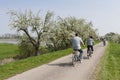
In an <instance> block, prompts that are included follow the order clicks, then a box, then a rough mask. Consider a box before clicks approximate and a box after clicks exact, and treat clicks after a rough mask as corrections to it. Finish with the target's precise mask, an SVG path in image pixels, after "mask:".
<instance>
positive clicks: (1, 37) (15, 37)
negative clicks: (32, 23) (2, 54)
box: [0, 33, 21, 39]
mask: <svg viewBox="0 0 120 80" xmlns="http://www.w3.org/2000/svg"><path fill="white" fill-rule="evenodd" d="M20 37H21V36H20V35H18V34H10V33H6V34H3V35H1V36H0V39H19V38H20Z"/></svg>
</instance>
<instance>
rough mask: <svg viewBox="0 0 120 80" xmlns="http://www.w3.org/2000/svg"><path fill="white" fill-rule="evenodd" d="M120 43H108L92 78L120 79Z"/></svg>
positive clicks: (95, 79) (94, 79)
mask: <svg viewBox="0 0 120 80" xmlns="http://www.w3.org/2000/svg"><path fill="white" fill-rule="evenodd" d="M119 74H120V44H116V43H109V45H108V48H107V50H106V52H105V54H104V56H103V57H102V60H101V62H100V64H99V65H98V67H97V68H96V71H95V73H94V78H93V79H92V80H120V76H119Z"/></svg>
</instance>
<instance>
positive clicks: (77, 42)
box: [72, 36, 83, 49]
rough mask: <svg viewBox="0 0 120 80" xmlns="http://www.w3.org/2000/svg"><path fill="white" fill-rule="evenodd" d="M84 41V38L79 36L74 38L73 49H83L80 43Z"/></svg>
mask: <svg viewBox="0 0 120 80" xmlns="http://www.w3.org/2000/svg"><path fill="white" fill-rule="evenodd" d="M81 42H83V41H82V39H81V38H80V37H78V36H75V37H73V38H72V47H73V49H81V45H80V43H81Z"/></svg>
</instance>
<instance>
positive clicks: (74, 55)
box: [72, 51, 81, 66]
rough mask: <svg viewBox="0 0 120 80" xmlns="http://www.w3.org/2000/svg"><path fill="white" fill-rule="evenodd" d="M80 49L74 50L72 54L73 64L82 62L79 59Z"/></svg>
mask: <svg viewBox="0 0 120 80" xmlns="http://www.w3.org/2000/svg"><path fill="white" fill-rule="evenodd" d="M79 53H80V52H79V51H73V55H72V64H73V66H75V65H76V63H78V62H80V63H81V60H80V59H79Z"/></svg>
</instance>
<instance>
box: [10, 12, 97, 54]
mask: <svg viewBox="0 0 120 80" xmlns="http://www.w3.org/2000/svg"><path fill="white" fill-rule="evenodd" d="M9 14H10V20H11V22H10V26H11V27H12V28H13V29H15V30H17V31H18V32H20V33H21V32H23V33H24V35H25V36H26V37H24V38H22V40H21V45H20V48H21V46H25V47H29V45H32V47H33V52H32V51H30V52H32V53H33V54H34V55H35V56H36V55H38V53H40V50H39V47H40V46H42V45H44V46H45V47H47V48H49V49H50V50H51V51H56V50H60V49H66V48H69V47H71V38H72V37H73V36H74V34H75V33H76V32H77V33H78V34H79V35H80V36H81V37H82V38H83V40H84V41H85V40H86V39H87V38H88V36H90V35H91V36H93V37H94V38H96V37H97V34H96V29H93V25H92V23H91V22H86V20H85V19H77V18H75V17H66V18H61V17H58V18H56V19H55V18H53V17H54V15H53V13H52V12H49V11H48V12H47V13H46V14H45V17H43V16H42V17H40V15H39V12H38V13H37V14H34V13H33V12H32V11H25V12H24V13H22V12H16V11H9ZM23 33H22V34H23ZM25 42H26V43H25ZM27 43H29V45H28V46H27ZM24 44H25V45H24ZM32 47H31V48H32ZM21 49H23V48H21ZM28 50H29V48H28ZM24 52H27V51H24Z"/></svg>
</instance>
